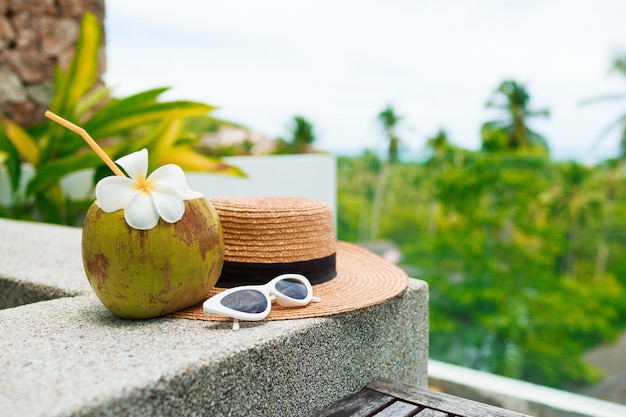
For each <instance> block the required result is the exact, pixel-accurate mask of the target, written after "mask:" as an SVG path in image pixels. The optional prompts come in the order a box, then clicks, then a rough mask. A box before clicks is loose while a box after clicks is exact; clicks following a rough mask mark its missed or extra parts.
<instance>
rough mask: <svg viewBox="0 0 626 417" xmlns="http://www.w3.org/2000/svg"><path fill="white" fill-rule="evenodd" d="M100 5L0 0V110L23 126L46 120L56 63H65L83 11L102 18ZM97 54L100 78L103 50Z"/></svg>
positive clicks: (98, 0)
mask: <svg viewBox="0 0 626 417" xmlns="http://www.w3.org/2000/svg"><path fill="white" fill-rule="evenodd" d="M104 5H105V0H56V1H55V0H0V112H2V113H4V114H5V115H6V116H7V117H9V118H11V119H12V120H13V121H15V122H17V123H19V124H22V125H26V126H27V125H31V124H34V123H37V122H41V121H43V120H44V116H43V113H44V111H45V110H46V109H47V108H48V105H49V102H50V99H51V98H52V93H53V91H54V90H53V88H51V86H52V84H53V79H54V67H55V66H57V65H58V66H60V67H61V68H66V67H67V65H68V63H69V61H70V60H71V57H72V56H73V54H74V48H75V44H76V40H77V38H78V33H79V28H80V21H81V19H82V16H83V14H84V13H86V12H88V11H89V12H92V13H94V14H95V15H96V16H97V17H98V19H100V22H103V20H104V14H105V8H104V7H105V6H104ZM100 55H101V59H100V61H101V62H100V66H99V69H98V70H99V75H100V77H101V76H102V74H103V73H104V69H105V65H104V49H102V50H101V53H100ZM7 74H8V75H7ZM8 77H10V78H8ZM7 79H8V80H9V82H10V84H8V86H4V85H3V84H4V81H6V80H7ZM16 79H17V81H16Z"/></svg>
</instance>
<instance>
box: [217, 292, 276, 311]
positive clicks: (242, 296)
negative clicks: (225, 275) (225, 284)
mask: <svg viewBox="0 0 626 417" xmlns="http://www.w3.org/2000/svg"><path fill="white" fill-rule="evenodd" d="M221 303H222V305H223V306H225V307H228V308H231V309H233V310H237V311H241V312H243V313H253V314H254V313H262V312H264V311H265V309H266V308H267V299H266V298H265V296H264V295H263V294H261V293H260V292H258V291H254V290H241V291H235V292H233V293H231V294H228V295H227V296H226V297H224V298H222V301H221Z"/></svg>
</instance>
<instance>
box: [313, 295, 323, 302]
mask: <svg viewBox="0 0 626 417" xmlns="http://www.w3.org/2000/svg"><path fill="white" fill-rule="evenodd" d="M321 301H322V299H321V298H319V297H315V296H313V297H311V302H312V303H319V302H321Z"/></svg>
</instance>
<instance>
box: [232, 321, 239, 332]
mask: <svg viewBox="0 0 626 417" xmlns="http://www.w3.org/2000/svg"><path fill="white" fill-rule="evenodd" d="M233 330H235V331H237V330H239V319H233Z"/></svg>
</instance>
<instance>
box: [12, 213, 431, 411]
mask: <svg viewBox="0 0 626 417" xmlns="http://www.w3.org/2000/svg"><path fill="white" fill-rule="evenodd" d="M7 232H10V233H11V234H10V235H9V234H8V233H7ZM7 240H10V241H11V242H10V243H8V242H7ZM9 247H10V248H12V249H10V250H9V252H8V253H7V252H5V249H6V248H9ZM79 247H80V230H79V229H73V228H65V227H59V226H49V225H41V224H31V223H22V222H11V221H5V220H0V298H1V299H4V298H5V297H6V296H7V291H8V290H10V289H11V288H14V287H12V286H11V285H3V284H2V281H5V284H6V281H8V280H11V281H22V282H25V283H26V284H28V285H29V286H35V287H37V286H42V288H43V287H44V286H48V287H51V288H56V289H58V290H59V291H61V292H63V293H66V294H74V295H75V296H73V297H65V298H60V299H56V300H50V301H42V302H36V303H32V304H28V305H23V306H19V307H14V308H8V309H5V310H2V311H0V329H1V332H2V338H1V339H0V366H2V369H3V372H2V373H0V410H2V414H3V416H102V415H111V416H112V415H133V416H161V415H163V416H169V415H171V416H174V415H175V416H187V415H214V416H226V415H254V416H281V415H282V416H308V415H311V414H313V413H314V412H315V411H316V410H319V409H322V408H323V407H325V406H327V405H328V404H330V403H332V402H334V401H335V400H337V399H340V398H342V397H344V396H346V395H348V394H349V393H351V392H354V391H355V390H357V389H359V388H360V387H362V386H363V385H365V384H366V383H368V382H369V381H371V380H373V379H375V378H377V377H387V378H393V379H397V380H401V381H405V382H408V383H411V384H416V385H420V386H425V385H426V383H427V381H426V379H427V377H426V367H427V360H428V359H427V356H428V288H427V285H426V284H425V283H424V282H423V281H418V280H411V283H410V286H409V288H408V289H407V290H406V291H405V292H403V293H402V294H400V295H399V296H398V297H395V298H393V299H391V300H388V301H387V302H385V303H383V304H380V305H377V306H373V307H370V308H366V309H362V310H358V311H354V312H350V313H345V314H341V315H337V316H331V317H327V318H316V319H304V320H291V321H275V322H261V323H242V328H241V330H240V331H239V332H233V331H232V330H231V326H230V324H229V323H215V322H205V321H194V320H184V319H172V318H160V319H153V320H137V321H131V320H122V319H119V318H117V317H115V316H114V315H113V314H111V313H110V312H109V311H108V310H107V309H106V308H105V307H103V306H102V305H101V303H100V302H99V300H98V299H97V298H96V297H95V296H94V295H92V293H91V289H90V288H89V285H88V283H87V279H86V277H85V276H84V273H83V271H82V263H81V261H80V249H79ZM37 254H38V256H31V255H37ZM9 257H10V258H11V259H9ZM60 274H66V275H65V277H63V278H58V277H59V275H60ZM79 280H80V282H79Z"/></svg>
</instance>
